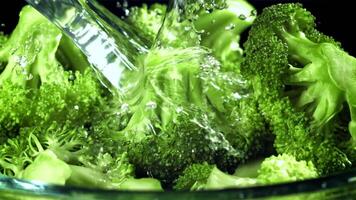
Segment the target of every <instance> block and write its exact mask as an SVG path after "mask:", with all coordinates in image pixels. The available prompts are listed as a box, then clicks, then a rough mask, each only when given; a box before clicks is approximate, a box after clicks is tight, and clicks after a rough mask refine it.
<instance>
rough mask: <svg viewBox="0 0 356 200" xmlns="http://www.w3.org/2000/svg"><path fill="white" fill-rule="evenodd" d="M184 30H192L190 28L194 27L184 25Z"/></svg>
mask: <svg viewBox="0 0 356 200" xmlns="http://www.w3.org/2000/svg"><path fill="white" fill-rule="evenodd" d="M184 30H185V31H190V30H192V27H190V26H186V27H184Z"/></svg>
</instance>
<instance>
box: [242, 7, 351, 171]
mask: <svg viewBox="0 0 356 200" xmlns="http://www.w3.org/2000/svg"><path fill="white" fill-rule="evenodd" d="M314 20H315V18H314V16H313V15H312V14H311V13H310V12H308V11H307V10H305V9H304V8H302V6H301V5H300V4H278V5H274V6H271V7H268V8H265V9H264V11H263V13H262V14H261V15H260V16H258V17H257V19H256V21H255V23H254V24H253V26H252V28H251V31H250V33H249V37H248V40H247V42H246V43H245V52H246V58H245V61H244V64H243V65H242V70H241V71H242V74H243V75H244V76H245V77H246V78H247V79H248V80H249V81H250V82H251V85H253V88H254V96H255V99H256V100H257V101H258V102H259V108H260V109H261V111H262V112H263V113H264V116H265V117H266V120H267V122H268V123H269V124H270V126H271V128H272V132H273V133H274V134H275V135H276V140H275V142H274V144H275V147H276V150H277V152H278V153H280V154H282V153H287V154H290V155H293V156H296V158H297V159H298V160H306V161H312V162H313V164H314V165H315V167H316V168H317V169H318V170H319V171H320V172H321V174H330V173H333V172H336V171H339V170H343V169H345V168H347V167H349V166H350V164H351V163H350V161H349V159H348V158H347V156H346V154H345V153H344V152H342V151H341V150H340V149H339V148H338V146H337V145H338V143H339V142H340V141H338V140H337V139H336V135H337V134H338V133H337V131H335V129H336V127H337V126H338V123H336V121H335V119H336V117H337V114H338V113H339V112H340V110H341V109H342V106H343V103H347V104H348V105H349V107H350V108H351V109H352V105H353V103H352V100H351V99H352V98H351V96H352V89H351V88H352V87H351V86H350V89H346V88H347V87H346V85H347V84H351V83H352V81H351V80H352V74H353V73H352V72H351V71H352V70H353V68H354V67H353V66H355V64H354V63H355V62H354V58H353V57H351V56H349V55H348V54H347V53H346V52H344V51H343V50H342V49H341V48H340V46H339V44H338V43H337V42H335V41H334V40H333V39H332V38H331V37H328V36H325V35H323V34H322V33H320V32H318V31H317V29H316V28H315V22H314ZM341 63H342V64H341ZM340 66H342V68H340ZM345 84H346V85H345ZM349 127H350V132H351V133H350V134H351V135H352V121H351V122H350V125H349Z"/></svg>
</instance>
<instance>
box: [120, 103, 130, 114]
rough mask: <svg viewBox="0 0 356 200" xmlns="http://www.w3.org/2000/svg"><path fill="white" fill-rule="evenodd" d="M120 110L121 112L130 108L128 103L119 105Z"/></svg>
mask: <svg viewBox="0 0 356 200" xmlns="http://www.w3.org/2000/svg"><path fill="white" fill-rule="evenodd" d="M120 110H121V111H122V112H128V111H129V110H130V106H129V104H127V103H124V104H122V105H121V107H120Z"/></svg>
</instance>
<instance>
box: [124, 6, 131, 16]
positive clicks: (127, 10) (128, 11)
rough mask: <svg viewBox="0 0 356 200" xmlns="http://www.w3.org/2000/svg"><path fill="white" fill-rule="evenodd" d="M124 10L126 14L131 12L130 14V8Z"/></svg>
mask: <svg viewBox="0 0 356 200" xmlns="http://www.w3.org/2000/svg"><path fill="white" fill-rule="evenodd" d="M124 12H125V16H129V14H130V10H129V9H127V8H126V9H124Z"/></svg>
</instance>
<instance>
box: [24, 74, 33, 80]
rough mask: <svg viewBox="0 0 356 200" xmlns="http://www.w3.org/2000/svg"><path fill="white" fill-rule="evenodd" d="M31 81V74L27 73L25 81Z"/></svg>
mask: <svg viewBox="0 0 356 200" xmlns="http://www.w3.org/2000/svg"><path fill="white" fill-rule="evenodd" d="M32 79H33V75H32V74H31V73H29V74H28V75H27V77H26V80H28V81H29V80H32Z"/></svg>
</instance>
